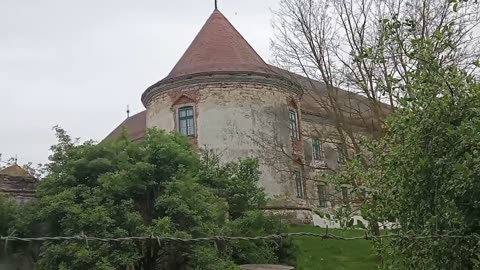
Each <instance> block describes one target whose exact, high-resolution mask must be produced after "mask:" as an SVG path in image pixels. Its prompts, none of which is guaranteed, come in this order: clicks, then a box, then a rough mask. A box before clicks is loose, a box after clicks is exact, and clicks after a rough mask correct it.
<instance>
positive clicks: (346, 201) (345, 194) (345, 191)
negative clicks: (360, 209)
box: [342, 187, 350, 204]
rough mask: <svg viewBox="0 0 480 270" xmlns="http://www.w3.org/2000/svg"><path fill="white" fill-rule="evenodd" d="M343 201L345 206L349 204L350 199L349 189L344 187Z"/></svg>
mask: <svg viewBox="0 0 480 270" xmlns="http://www.w3.org/2000/svg"><path fill="white" fill-rule="evenodd" d="M342 201H343V204H348V203H349V202H350V199H349V198H348V187H342Z"/></svg>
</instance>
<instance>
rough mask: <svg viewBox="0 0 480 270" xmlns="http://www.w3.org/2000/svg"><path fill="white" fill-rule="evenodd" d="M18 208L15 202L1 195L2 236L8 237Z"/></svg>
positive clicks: (0, 217) (0, 230) (0, 229)
mask: <svg viewBox="0 0 480 270" xmlns="http://www.w3.org/2000/svg"><path fill="white" fill-rule="evenodd" d="M16 210H17V207H16V205H15V202H14V201H13V200H12V199H10V198H7V197H6V196H4V195H2V194H0V220H1V222H0V235H8V234H9V231H8V229H9V228H10V224H11V223H12V222H13V221H14V216H15V212H16Z"/></svg>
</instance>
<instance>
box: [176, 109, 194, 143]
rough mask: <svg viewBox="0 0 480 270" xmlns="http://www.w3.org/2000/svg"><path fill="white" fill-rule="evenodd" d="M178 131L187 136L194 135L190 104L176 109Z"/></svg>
mask: <svg viewBox="0 0 480 270" xmlns="http://www.w3.org/2000/svg"><path fill="white" fill-rule="evenodd" d="M178 131H179V132H180V133H182V134H184V135H187V136H195V117H194V114H193V107H192V106H186V107H181V108H179V109H178Z"/></svg>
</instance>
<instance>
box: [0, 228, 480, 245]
mask: <svg viewBox="0 0 480 270" xmlns="http://www.w3.org/2000/svg"><path fill="white" fill-rule="evenodd" d="M292 236H309V237H316V238H320V239H333V240H342V241H352V240H375V239H388V238H389V239H392V238H394V239H408V240H421V239H441V238H450V239H472V238H474V239H478V240H479V241H480V236H479V235H476V234H472V235H450V234H438V235H404V234H384V235H371V234H369V233H365V235H363V236H354V237H343V236H339V235H335V234H332V233H328V230H327V232H326V233H324V234H322V233H311V232H293V233H281V234H270V235H264V236H208V237H199V238H180V237H171V236H156V235H150V236H129V237H120V238H102V237H94V236H87V235H85V234H83V233H82V234H81V235H74V236H46V237H27V238H24V237H16V236H12V235H10V236H0V241H5V244H7V243H8V242H11V241H17V242H46V241H71V240H78V241H86V243H87V245H88V242H94V241H98V242H123V241H152V240H155V241H159V242H160V241H161V242H165V241H167V242H183V243H189V242H191V243H196V242H212V241H213V242H214V241H255V240H282V239H283V238H287V237H292Z"/></svg>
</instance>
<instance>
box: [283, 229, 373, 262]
mask: <svg viewBox="0 0 480 270" xmlns="http://www.w3.org/2000/svg"><path fill="white" fill-rule="evenodd" d="M290 231H291V232H313V233H325V229H321V228H318V227H312V226H294V227H291V229H290ZM329 232H331V233H334V234H335V235H339V236H345V237H352V236H360V235H362V232H361V231H356V230H329ZM295 241H296V242H297V244H298V247H299V253H298V268H297V269H298V270H353V269H355V270H363V269H366V270H369V269H377V267H376V265H377V259H376V257H375V256H374V255H373V254H372V243H371V242H370V241H366V240H355V241H342V240H332V239H326V240H322V239H320V238H315V237H308V236H298V237H295Z"/></svg>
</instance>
